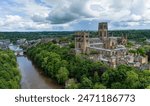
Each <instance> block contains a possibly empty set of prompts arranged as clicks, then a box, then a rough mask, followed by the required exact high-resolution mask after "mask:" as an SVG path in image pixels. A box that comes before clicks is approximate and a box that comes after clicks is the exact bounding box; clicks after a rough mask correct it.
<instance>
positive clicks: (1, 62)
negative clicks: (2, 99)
mask: <svg viewBox="0 0 150 106" xmlns="http://www.w3.org/2000/svg"><path fill="white" fill-rule="evenodd" d="M20 80H21V75H20V72H19V70H18V65H17V62H16V57H15V55H14V53H13V52H12V51H10V50H5V51H3V50H0V88H1V89H18V88H20Z"/></svg>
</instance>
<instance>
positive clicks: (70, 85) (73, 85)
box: [65, 78, 79, 89]
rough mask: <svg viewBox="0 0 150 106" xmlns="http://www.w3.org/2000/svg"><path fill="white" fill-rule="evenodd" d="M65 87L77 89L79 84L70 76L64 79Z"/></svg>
mask: <svg viewBox="0 0 150 106" xmlns="http://www.w3.org/2000/svg"><path fill="white" fill-rule="evenodd" d="M65 88H67V89H78V88H79V84H78V83H77V81H76V80H75V79H73V78H72V79H69V80H68V81H66V83H65Z"/></svg>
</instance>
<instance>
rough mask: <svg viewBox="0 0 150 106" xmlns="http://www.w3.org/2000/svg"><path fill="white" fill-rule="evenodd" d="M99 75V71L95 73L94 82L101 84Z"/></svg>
mask: <svg viewBox="0 0 150 106" xmlns="http://www.w3.org/2000/svg"><path fill="white" fill-rule="evenodd" d="M99 79H100V78H99V75H98V72H97V71H95V72H94V78H93V80H94V82H99Z"/></svg>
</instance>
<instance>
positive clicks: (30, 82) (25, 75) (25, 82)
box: [17, 56, 62, 89]
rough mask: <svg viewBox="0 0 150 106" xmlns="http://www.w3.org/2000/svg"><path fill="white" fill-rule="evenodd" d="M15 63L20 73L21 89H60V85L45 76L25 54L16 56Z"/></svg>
mask: <svg viewBox="0 0 150 106" xmlns="http://www.w3.org/2000/svg"><path fill="white" fill-rule="evenodd" d="M17 63H18V66H19V70H20V72H21V75H22V79H21V89H60V88H62V86H60V85H58V84H57V83H56V82H55V81H53V80H52V79H50V78H48V77H47V76H45V75H44V74H43V73H42V71H41V70H40V69H38V68H37V67H35V65H34V64H33V63H32V61H31V60H30V59H28V58H27V57H25V56H20V57H17Z"/></svg>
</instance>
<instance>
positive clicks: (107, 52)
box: [75, 22, 147, 68]
mask: <svg viewBox="0 0 150 106" xmlns="http://www.w3.org/2000/svg"><path fill="white" fill-rule="evenodd" d="M127 41H128V39H127V36H122V37H113V36H109V34H108V24H107V22H102V23H99V26H98V37H97V38H89V33H87V32H77V33H75V51H76V54H80V53H83V54H85V53H86V54H90V57H89V58H91V59H93V60H97V61H101V62H104V63H106V64H108V65H109V66H110V67H113V68H115V67H116V66H117V65H119V64H128V63H129V61H128V59H127V57H128V50H127V48H126V47H125V45H126V44H127ZM92 51H95V52H97V53H96V54H94V55H93V54H91V53H92ZM139 61H140V62H141V64H142V63H147V60H145V59H141V58H139Z"/></svg>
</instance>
